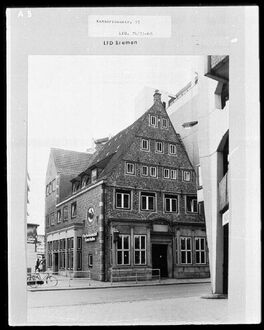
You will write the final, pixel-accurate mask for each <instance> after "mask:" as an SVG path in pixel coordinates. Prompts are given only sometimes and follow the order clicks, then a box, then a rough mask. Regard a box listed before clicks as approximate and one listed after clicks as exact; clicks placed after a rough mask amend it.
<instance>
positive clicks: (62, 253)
mask: <svg viewBox="0 0 264 330" xmlns="http://www.w3.org/2000/svg"><path fill="white" fill-rule="evenodd" d="M65 248H66V243H65V238H63V239H61V240H60V252H59V253H60V258H59V261H60V262H59V268H60V269H65V257H66V250H65Z"/></svg>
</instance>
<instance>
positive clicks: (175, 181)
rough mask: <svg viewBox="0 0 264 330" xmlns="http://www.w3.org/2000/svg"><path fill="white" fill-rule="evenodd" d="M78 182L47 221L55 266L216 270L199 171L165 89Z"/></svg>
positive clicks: (180, 274) (103, 274)
mask: <svg viewBox="0 0 264 330" xmlns="http://www.w3.org/2000/svg"><path fill="white" fill-rule="evenodd" d="M71 184H72V193H71V195H70V196H69V197H68V198H65V199H63V200H61V201H59V202H58V203H57V204H56V217H54V221H53V222H50V221H47V222H46V239H47V261H48V262H47V266H48V268H49V269H51V270H53V271H55V272H60V273H62V274H63V273H65V272H67V271H75V272H78V271H86V270H89V271H90V273H91V277H92V278H94V279H97V280H105V281H107V280H110V278H111V276H113V274H114V273H115V271H116V270H118V271H119V272H121V273H122V274H126V272H128V273H129V272H131V270H138V271H140V270H142V272H143V273H147V271H148V270H150V271H151V270H152V269H159V270H160V274H161V276H162V277H169V278H174V277H175V278H192V277H208V276H209V266H208V251H207V243H206V231H205V221H204V217H203V216H202V215H201V214H199V212H198V206H197V184H196V175H195V171H194V168H193V166H192V164H191V162H190V160H189V158H188V155H187V153H186V150H185V148H184V145H183V143H182V141H181V138H180V136H179V134H177V133H176V132H175V129H174V127H173V126H172V124H171V121H170V119H169V117H168V114H167V112H166V110H165V108H164V104H163V103H162V102H161V95H160V93H159V92H158V91H156V92H155V94H154V104H153V106H152V107H151V108H150V109H149V110H148V111H146V112H145V113H144V114H143V115H142V116H141V117H140V118H139V119H138V120H136V121H135V122H134V123H133V124H132V125H131V126H129V127H128V128H126V129H125V130H123V131H121V132H120V133H118V134H117V135H116V136H114V137H113V138H111V139H110V140H109V141H108V142H106V143H104V145H103V146H101V148H100V149H99V150H98V151H97V152H96V153H95V154H94V156H93V157H92V159H91V160H90V161H89V162H88V163H87V166H86V169H85V170H84V171H80V173H79V174H78V175H76V176H75V178H73V179H72V180H71Z"/></svg>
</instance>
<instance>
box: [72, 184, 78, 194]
mask: <svg viewBox="0 0 264 330" xmlns="http://www.w3.org/2000/svg"><path fill="white" fill-rule="evenodd" d="M78 189H79V183H78V182H74V183H73V184H72V192H73V193H75V192H76V191H77V190H78Z"/></svg>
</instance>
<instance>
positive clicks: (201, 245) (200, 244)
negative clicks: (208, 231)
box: [195, 237, 206, 264]
mask: <svg viewBox="0 0 264 330" xmlns="http://www.w3.org/2000/svg"><path fill="white" fill-rule="evenodd" d="M195 262H196V263H197V264H205V263H206V259H205V238H202V237H195Z"/></svg>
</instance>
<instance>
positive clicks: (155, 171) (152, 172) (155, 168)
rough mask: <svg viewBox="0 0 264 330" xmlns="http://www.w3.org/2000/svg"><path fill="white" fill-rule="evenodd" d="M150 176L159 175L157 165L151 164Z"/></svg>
mask: <svg viewBox="0 0 264 330" xmlns="http://www.w3.org/2000/svg"><path fill="white" fill-rule="evenodd" d="M149 174H150V176H152V177H154V178H156V177H157V167H154V166H151V167H150V170H149Z"/></svg>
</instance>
